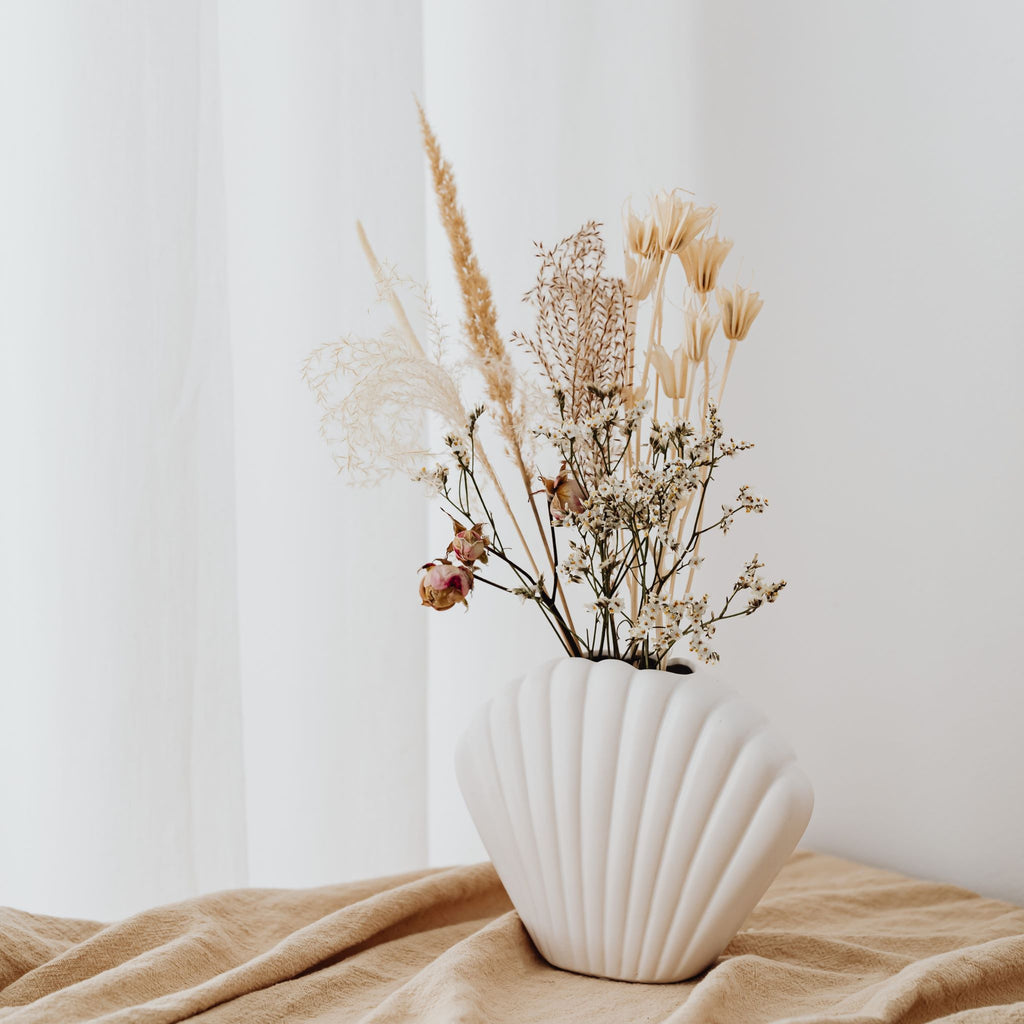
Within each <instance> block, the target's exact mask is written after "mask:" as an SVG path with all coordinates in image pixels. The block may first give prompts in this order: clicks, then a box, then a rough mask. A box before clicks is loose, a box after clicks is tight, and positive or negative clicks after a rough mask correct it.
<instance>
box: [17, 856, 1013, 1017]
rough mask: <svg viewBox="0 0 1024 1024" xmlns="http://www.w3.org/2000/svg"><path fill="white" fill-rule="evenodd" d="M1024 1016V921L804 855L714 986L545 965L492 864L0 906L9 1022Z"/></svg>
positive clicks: (995, 905)
mask: <svg viewBox="0 0 1024 1024" xmlns="http://www.w3.org/2000/svg"><path fill="white" fill-rule="evenodd" d="M937 1019H944V1020H950V1021H956V1022H958V1024H982V1022H993V1024H995V1022H1000V1024H1002V1022H1009V1021H1024V909H1021V908H1019V907H1014V906H1011V905H1009V904H1005V903H1000V902H998V901H996V900H989V899H984V898H982V897H980V896H976V895H974V894H973V893H970V892H967V891H965V890H963V889H958V888H956V887H954V886H950V885H941V884H938V883H933V882H923V881H916V880H914V879H910V878H904V877H902V876H900V875H895V874H892V873H890V872H885V871H879V870H876V869H874V868H867V867H863V866H861V865H858V864H852V863H849V862H847V861H842V860H838V859H836V858H833V857H825V856H822V855H819V854H812V853H797V854H795V855H794V856H793V858H792V859H791V861H790V862H789V864H788V865H787V866H786V867H785V868H784V869H783V871H782V873H781V874H780V875H779V877H778V879H777V880H776V882H775V883H774V885H773V886H772V887H771V889H770V890H769V891H768V893H767V894H766V896H765V897H764V899H763V900H762V901H761V903H760V904H759V906H758V907H757V908H756V910H755V911H754V913H753V914H752V915H751V916H750V918H749V919H748V921H747V922H746V924H745V926H744V929H743V930H742V931H741V932H740V934H739V935H737V936H736V938H735V939H734V940H733V942H732V944H731V945H730V946H729V948H728V949H727V950H726V953H725V954H724V955H723V957H722V958H721V959H720V960H719V962H718V963H717V964H716V965H715V966H714V967H713V968H712V969H711V970H709V971H707V972H706V973H705V974H704V975H702V976H701V977H699V978H697V979H694V980H692V981H689V982H684V983H681V984H677V985H631V984H626V983H622V982H612V981H603V980H600V979H597V978H588V977H582V976H580V975H575V974H569V973H567V972H565V971H559V970H555V969H554V968H552V967H549V966H548V965H547V964H546V963H544V961H542V960H541V959H540V957H539V956H538V955H537V953H536V951H535V950H534V948H533V946H532V944H531V943H530V940H529V937H528V936H527V935H526V933H525V931H524V930H523V927H522V925H521V924H520V922H519V919H518V917H517V916H516V914H515V912H514V911H512V910H511V907H510V905H509V903H508V899H507V897H506V895H505V892H504V890H503V889H502V887H501V885H500V883H499V882H498V879H497V877H496V875H495V874H494V871H493V869H492V868H491V866H490V865H488V864H481V865H476V866H473V867H461V868H452V869H450V870H444V871H433V872H427V873H418V874H412V875H404V876H400V877H394V878H388V879H379V880H375V881H368V882H358V883H353V884H347V885H336V886H328V887H325V888H320V889H308V890H266V889H257V890H251V889H250V890H237V891H229V892H222V893H216V894H214V895H211V896H202V897H199V898H197V899H193V900H189V901H187V902H185V903H178V904H174V905H172V906H167V907H161V908H158V909H156V910H150V911H146V912H145V913H142V914H139V915H137V916H135V917H132V918H129V919H128V920H126V921H122V922H120V923H118V924H113V925H106V926H104V925H101V924H97V923H95V922H89V921H74V920H61V919H56V918H48V917H40V916H37V915H32V914H28V913H24V912H21V911H16V910H4V911H0V1021H3V1022H5V1024H7V1022H11V1024H14V1022H18V1024H43V1022H54V1024H58V1022H59V1024H71V1022H76V1021H103V1022H107V1024H110V1022H114V1021H124V1022H128V1021H131V1022H145V1024H165V1022H166V1024H169V1022H172V1021H181V1020H200V1021H204V1022H209V1024H214V1022H218V1024H227V1022H239V1024H241V1022H245V1024H259V1022H264V1021H266V1022H269V1021H320V1022H328V1021H329V1022H342V1021H352V1022H361V1024H371V1022H373V1024H379V1022H398V1021H418V1022H424V1024H455V1022H459V1024H483V1022H494V1024H498V1022H509V1024H530V1022H538V1024H539V1022H544V1024H554V1022H562V1021H565V1022H581V1024H582V1022H586V1024H605V1022H607V1024H634V1022H635V1024H640V1022H644V1024H655V1022H658V1024H688V1022H701V1024H708V1022H713V1024H729V1022H733V1021H735V1022H742V1024H756V1022H759V1021H791V1022H792V1021H801V1022H812V1021H813V1022H816V1024H825V1022H839V1021H843V1022H847V1024H869V1022H872V1024H873V1022H892V1024H895V1022H900V1024H911V1022H913V1024H917V1022H921V1021H931V1020H937Z"/></svg>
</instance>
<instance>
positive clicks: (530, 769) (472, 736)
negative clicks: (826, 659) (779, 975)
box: [456, 658, 814, 982]
mask: <svg viewBox="0 0 1024 1024" xmlns="http://www.w3.org/2000/svg"><path fill="white" fill-rule="evenodd" d="M456 771H457V775H458V779H459V785H460V787H461V789H462V793H463V796H464V797H465V800H466V803H467V805H468V806H469V810H470V813H471V814H472V816H473V820H474V822H475V823H476V827H477V830H478V831H479V833H480V837H481V838H482V839H483V842H484V845H485V846H486V848H487V852H488V854H489V855H490V857H491V860H492V861H493V862H494V866H495V868H496V869H497V872H498V875H499V876H500V878H501V880H502V882H503V883H504V885H505V888H506V890H507V891H508V894H509V897H510V898H511V900H512V902H513V904H514V905H515V907H516V910H517V911H518V912H519V916H520V917H521V918H522V921H523V924H524V925H525V926H526V929H527V930H528V931H529V933H530V935H531V937H532V938H533V941H534V943H535V944H536V946H537V948H538V949H539V950H540V952H541V954H542V955H543V956H544V958H545V959H546V960H548V961H549V962H550V963H552V964H554V965H555V966H556V967H563V968H565V969H567V970H570V971H576V972H578V973H581V974H593V975H598V976H601V977H607V978H616V979H620V980H624V981H647V982H669V981H680V980H682V979H684V978H689V977H692V976H693V975H695V974H698V973H699V972H700V971H702V970H704V968H706V967H708V966H709V965H710V964H711V963H713V961H714V960H715V958H716V957H717V956H718V955H719V954H720V953H721V952H722V950H723V949H724V948H725V947H726V945H727V944H728V943H729V941H730V939H732V937H733V935H734V934H735V933H736V931H737V930H738V929H739V927H740V926H741V924H742V923H743V921H744V919H745V918H746V917H747V915H748V914H749V913H750V911H751V910H752V909H753V908H754V905H755V904H756V903H757V901H758V900H759V899H760V898H761V896H762V895H763V894H764V891H765V889H767V888H768V885H769V884H770V882H771V881H772V879H773V878H774V877H775V875H776V874H777V873H778V871H779V869H780V868H781V867H782V865H783V863H784V862H785V860H786V858H787V857H788V856H789V854H790V853H791V852H792V850H793V848H794V847H795V846H796V844H797V842H798V841H799V839H800V837H801V835H803V832H804V829H805V828H806V827H807V822H808V821H809V820H810V816H811V807H812V804H813V799H814V798H813V793H812V790H811V786H810V783H809V782H808V781H807V778H806V777H805V775H804V774H803V772H802V771H801V770H800V768H799V767H798V766H797V765H796V762H795V760H794V755H793V752H792V750H791V749H790V748H789V746H788V744H787V743H786V742H785V741H784V740H783V739H782V738H781V737H779V736H778V735H777V734H776V733H775V731H774V730H773V729H772V728H771V727H770V726H769V724H768V722H767V721H766V720H765V718H764V716H763V715H762V714H761V713H760V712H759V711H757V709H756V708H754V707H753V706H752V705H751V704H750V703H748V702H747V701H746V700H743V699H742V698H740V697H738V696H737V695H736V694H735V693H733V692H732V691H731V690H729V689H728V688H727V687H725V686H723V685H722V684H721V683H720V682H718V681H717V680H716V679H715V678H714V677H713V675H711V674H709V673H707V672H705V671H704V670H702V669H700V668H698V669H697V670H696V671H694V672H693V674H691V675H677V674H675V673H670V672H659V671H654V670H644V671H641V670H639V669H635V668H633V667H632V666H631V665H628V664H626V663H625V662H622V661H610V660H609V661H601V662H593V661H588V660H586V659H582V658H563V659H560V660H558V661H553V662H550V663H548V664H546V665H542V666H540V667H539V668H537V669H535V670H534V671H532V672H530V673H529V674H528V675H526V676H524V677H523V678H522V679H518V680H516V681H515V682H514V683H511V684H509V686H508V687H506V688H505V689H504V690H503V691H502V692H501V693H499V694H498V695H497V696H496V697H494V698H493V699H492V700H491V701H489V702H488V703H487V704H485V705H484V707H483V708H481V709H480V711H479V712H478V714H477V715H476V717H475V719H474V720H473V722H472V724H471V725H470V727H469V729H468V730H467V731H466V732H465V734H464V735H463V736H462V739H461V740H460V742H459V747H458V752H457V756H456Z"/></svg>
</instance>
